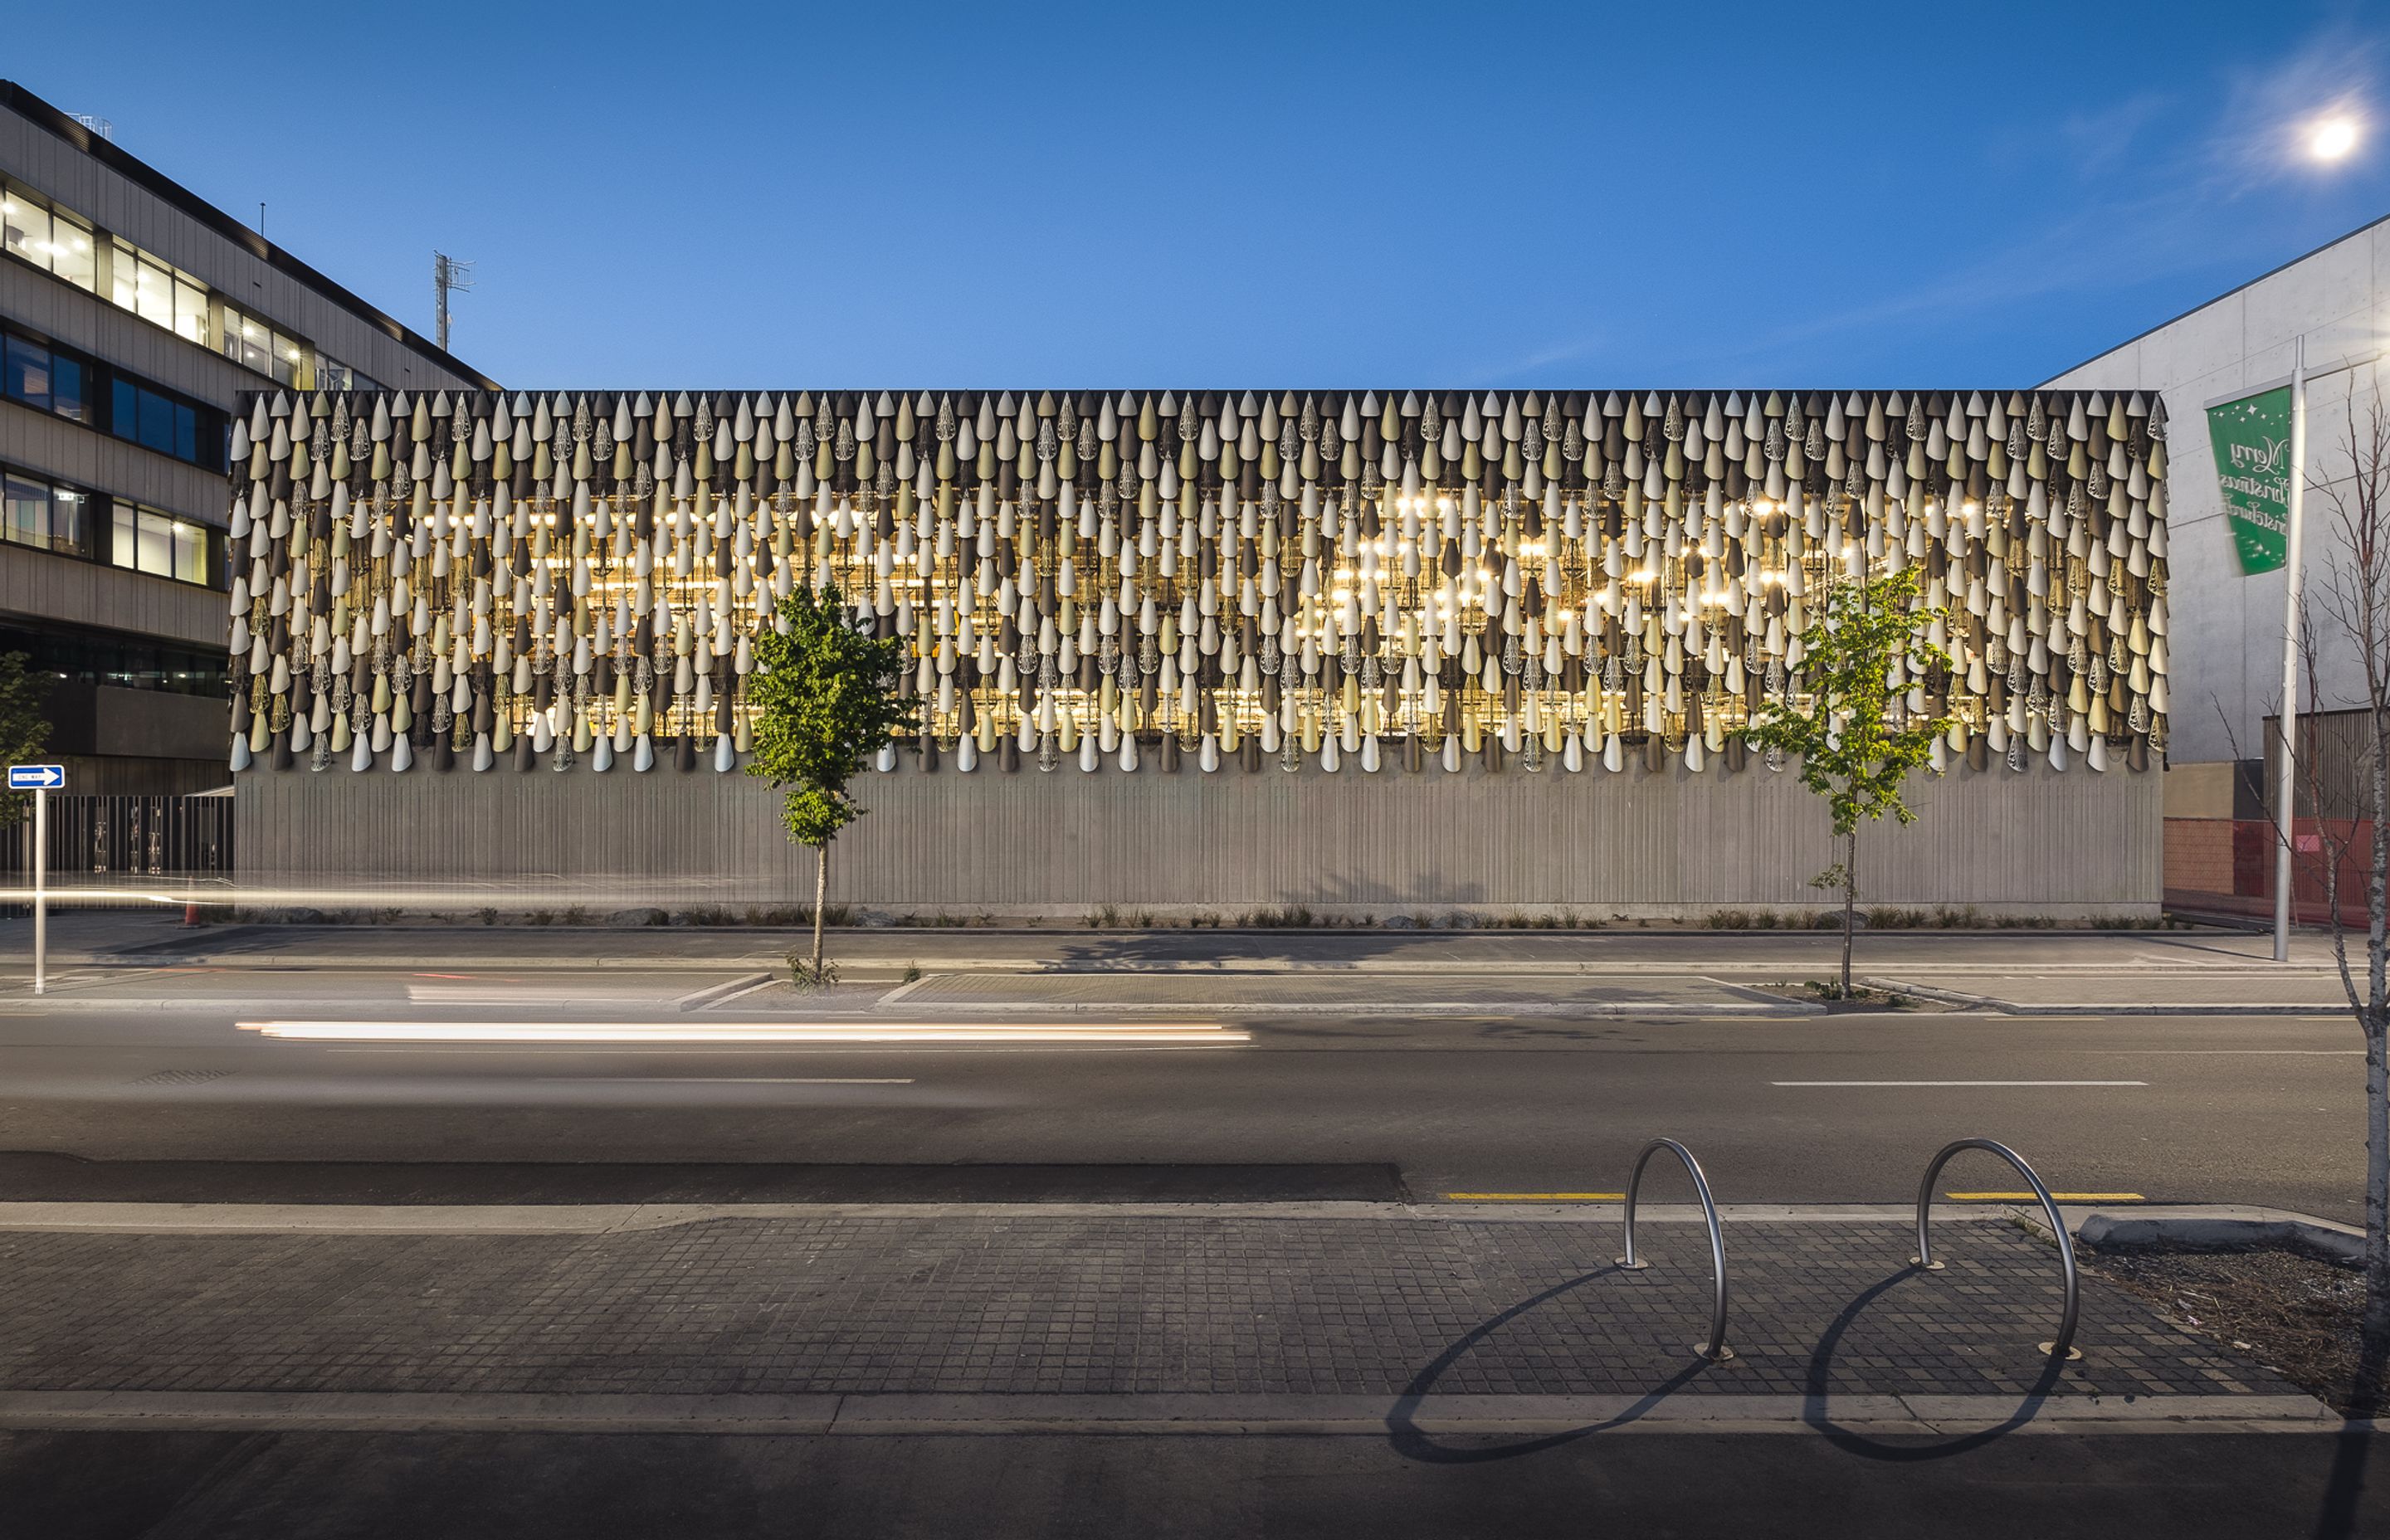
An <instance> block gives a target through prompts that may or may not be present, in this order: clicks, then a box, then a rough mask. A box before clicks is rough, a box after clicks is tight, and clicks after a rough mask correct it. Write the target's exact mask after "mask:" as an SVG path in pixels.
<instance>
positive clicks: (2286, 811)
mask: <svg viewBox="0 0 2390 1540" xmlns="http://www.w3.org/2000/svg"><path fill="white" fill-rule="evenodd" d="M2306 481H2307V340H2306V338H2305V337H2301V338H2300V339H2299V340H2298V342H2297V344H2296V348H2295V351H2294V353H2293V354H2292V363H2291V487H2290V493H2291V495H2290V507H2289V509H2288V510H2287V511H2288V520H2287V521H2288V524H2289V529H2288V531H2287V532H2286V533H2285V536H2284V539H2283V566H2284V567H2285V568H2286V569H2287V571H2288V576H2289V581H2288V582H2287V583H2286V584H2284V593H2283V600H2282V717H2281V726H2282V770H2281V779H2280V781H2278V782H2277V783H2276V788H2275V792H2274V817H2275V818H2276V820H2277V822H2278V827H2277V828H2276V829H2275V834H2276V836H2277V838H2276V840H2275V841H2274V960H2275V961H2276V962H2288V961H2290V960H2291V845H2292V841H2293V839H2294V832H2293V831H2294V828H2295V826H2296V823H2297V820H2296V819H2295V818H2294V813H2295V812H2296V810H2297V805H2298V790H2297V788H2298V781H2297V779H2296V771H2297V769H2298V763H2299V750H2298V729H2299V631H2300V625H2299V597H2300V596H2299V589H2300V587H2301V586H2302V584H2301V582H2300V579H2301V577H2302V575H2303V564H2302V562H2301V561H2300V557H2299V536H2300V533H2301V530H2302V527H2303V524H2304V520H2303V519H2302V517H2301V515H2302V514H2303V512H2304V511H2305V504H2306Z"/></svg>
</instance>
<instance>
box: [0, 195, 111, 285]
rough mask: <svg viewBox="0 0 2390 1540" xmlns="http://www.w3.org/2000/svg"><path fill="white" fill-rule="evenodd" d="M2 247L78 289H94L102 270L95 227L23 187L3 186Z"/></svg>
mask: <svg viewBox="0 0 2390 1540" xmlns="http://www.w3.org/2000/svg"><path fill="white" fill-rule="evenodd" d="M0 249H5V250H6V251H7V253H8V254H9V255H10V256H12V257H15V258H18V259H19V261H22V262H29V263H32V264H33V265H34V266H36V267H38V268H40V269H41V270H42V271H43V272H45V273H55V274H57V275H58V276H59V277H61V278H64V279H66V281H67V282H69V283H71V284H73V285H74V286H75V287H76V288H78V289H91V288H93V287H94V278H95V277H96V274H97V273H98V268H99V252H98V250H96V248H95V247H94V246H93V245H92V235H91V226H90V225H85V224H84V222H83V221H82V220H80V219H77V218H76V217H75V216H74V215H72V214H71V213H68V212H65V211H64V210H61V209H58V208H56V207H54V206H53V205H52V204H51V203H50V201H49V200H48V199H45V198H41V197H38V196H36V195H34V194H32V193H29V192H26V191H24V190H23V189H21V188H19V187H0Z"/></svg>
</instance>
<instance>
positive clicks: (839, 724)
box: [747, 588, 913, 985]
mask: <svg viewBox="0 0 2390 1540" xmlns="http://www.w3.org/2000/svg"><path fill="white" fill-rule="evenodd" d="M755 661H756V671H755V674H754V676H753V677H752V679H750V680H749V682H748V686H747V699H748V702H749V704H750V705H752V707H753V708H754V711H755V720H754V727H753V738H752V742H753V744H754V752H753V755H752V758H751V759H750V760H749V761H748V764H747V773H748V774H749V775H751V776H762V777H764V778H765V779H766V780H768V781H770V782H771V783H772V784H773V785H774V786H775V787H777V788H779V789H781V790H783V791H784V792H786V793H787V795H786V796H785V797H784V798H783V799H782V803H781V809H780V822H781V823H782V824H784V825H786V826H787V828H788V831H789V838H790V841H794V842H795V843H797V844H801V845H811V846H812V847H813V849H814V853H815V856H816V861H815V867H814V951H813V961H812V963H811V965H810V966H809V967H806V966H799V967H797V968H796V969H794V970H793V971H794V972H795V973H796V975H797V978H798V982H802V983H811V984H816V985H818V984H825V983H828V982H830V981H831V977H832V975H831V974H830V973H829V971H828V969H826V968H825V966H824V964H823V962H822V911H823V908H824V906H825V905H827V904H828V903H829V846H830V841H833V840H835V839H837V838H838V834H839V831H840V830H841V829H842V828H845V827H846V826H847V825H848V824H851V823H853V822H854V820H855V819H856V818H859V817H861V816H862V815H863V812H864V810H863V808H862V807H861V806H860V805H859V804H857V803H856V802H855V800H854V796H853V795H852V794H850V793H849V792H848V790H847V789H846V784H847V782H848V781H850V780H852V779H853V778H854V776H857V775H859V774H861V773H862V771H863V768H864V766H865V765H867V764H869V763H870V762H871V759H872V756H873V755H875V754H877V753H879V751H880V749H881V748H882V747H884V746H885V745H886V744H887V742H888V740H889V739H890V738H893V737H894V736H895V735H897V734H898V733H901V732H905V731H907V730H909V729H910V728H911V727H912V725H913V707H912V703H911V702H910V701H908V700H906V699H904V698H903V697H902V695H901V694H900V693H899V687H900V684H901V682H902V680H903V678H904V674H905V638H903V637H901V636H892V637H889V638H888V639H887V640H885V641H882V640H880V639H879V638H877V637H875V636H873V635H872V634H871V632H870V630H869V628H867V627H866V626H863V625H861V624H858V623H857V622H855V620H854V617H853V615H852V614H851V613H850V612H849V611H848V610H847V608H846V607H845V605H844V604H843V603H842V602H841V600H840V598H839V595H838V590H837V589H835V588H825V589H823V590H822V591H821V593H820V594H819V595H818V596H816V594H815V593H814V591H813V590H812V589H810V588H798V589H795V590H793V591H791V592H790V595H789V597H787V598H785V599H782V600H781V601H780V608H779V612H778V623H777V625H776V626H774V627H773V629H771V630H770V631H767V632H765V634H764V635H763V636H762V637H760V638H759V639H758V641H757V644H756V648H755Z"/></svg>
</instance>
